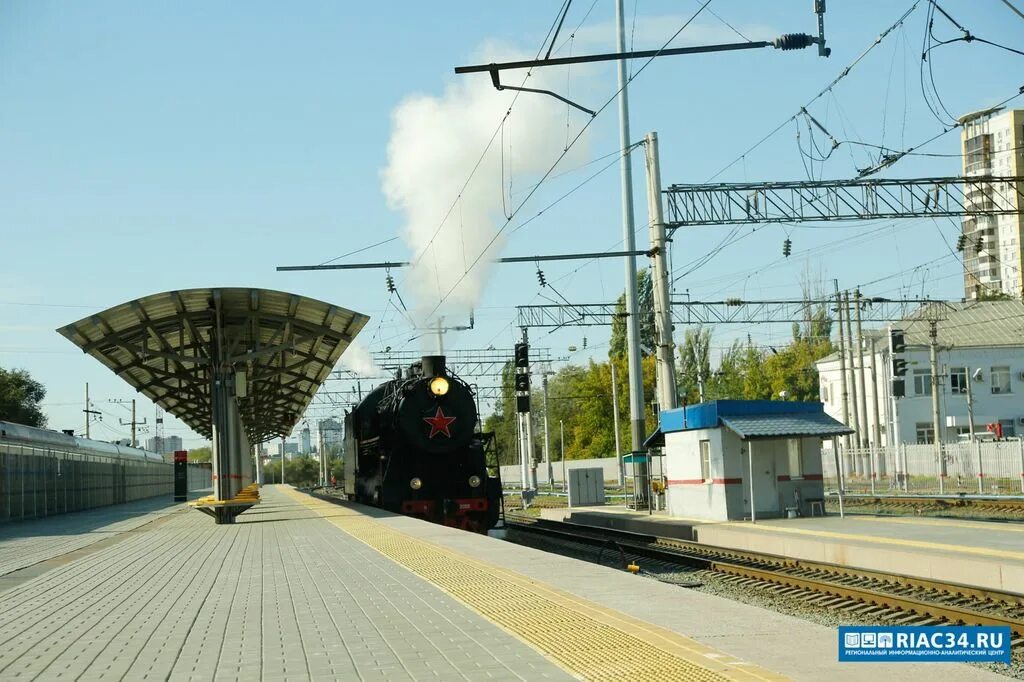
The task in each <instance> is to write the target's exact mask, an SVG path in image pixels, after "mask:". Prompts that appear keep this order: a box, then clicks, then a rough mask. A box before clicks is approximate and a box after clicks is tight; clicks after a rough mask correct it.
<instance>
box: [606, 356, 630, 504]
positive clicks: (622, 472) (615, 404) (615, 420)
mask: <svg viewBox="0 0 1024 682" xmlns="http://www.w3.org/2000/svg"><path fill="white" fill-rule="evenodd" d="M608 364H610V365H611V366H612V424H613V425H614V426H615V457H616V458H617V459H618V461H619V487H622V486H623V485H625V484H626V465H625V460H624V459H623V457H622V442H621V440H620V437H619V381H618V378H617V377H616V376H615V374H616V372H615V358H612V359H611V361H610V362H609V363H608Z"/></svg>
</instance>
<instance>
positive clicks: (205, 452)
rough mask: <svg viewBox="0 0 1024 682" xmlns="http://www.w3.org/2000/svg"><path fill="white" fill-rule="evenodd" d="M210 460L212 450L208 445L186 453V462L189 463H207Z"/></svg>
mask: <svg viewBox="0 0 1024 682" xmlns="http://www.w3.org/2000/svg"><path fill="white" fill-rule="evenodd" d="M211 459H213V448H211V447H210V446H209V445H206V446H203V447H201V448H192V449H191V450H189V451H188V461H190V462H209V461H210V460H211Z"/></svg>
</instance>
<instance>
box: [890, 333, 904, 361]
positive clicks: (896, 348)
mask: <svg viewBox="0 0 1024 682" xmlns="http://www.w3.org/2000/svg"><path fill="white" fill-rule="evenodd" d="M906 349H907V341H906V337H905V336H904V335H903V330H902V329H890V330H889V352H890V353H892V354H893V355H896V354H897V353H902V352H903V351H905V350H906Z"/></svg>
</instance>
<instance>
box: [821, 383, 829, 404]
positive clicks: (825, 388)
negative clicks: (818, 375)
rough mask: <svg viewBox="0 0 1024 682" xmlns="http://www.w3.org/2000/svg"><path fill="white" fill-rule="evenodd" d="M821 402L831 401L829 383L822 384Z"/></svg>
mask: <svg viewBox="0 0 1024 682" xmlns="http://www.w3.org/2000/svg"><path fill="white" fill-rule="evenodd" d="M821 402H823V403H827V402H829V399H828V384H822V385H821Z"/></svg>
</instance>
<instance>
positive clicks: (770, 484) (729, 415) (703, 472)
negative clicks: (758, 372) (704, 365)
mask: <svg viewBox="0 0 1024 682" xmlns="http://www.w3.org/2000/svg"><path fill="white" fill-rule="evenodd" d="M659 431H660V432H661V433H662V434H663V435H664V438H665V445H664V457H665V459H664V466H665V475H666V477H667V479H668V480H667V484H668V488H667V491H666V495H667V503H668V512H669V514H670V515H671V516H677V517H682V518H689V519H708V520H715V521H726V520H732V519H754V520H756V519H758V518H780V517H785V516H810V515H812V514H814V513H816V512H817V511H819V510H820V511H822V513H824V511H823V508H822V507H823V500H824V495H825V491H824V484H823V482H822V468H821V441H822V439H824V438H834V437H836V436H839V435H843V434H848V433H850V431H851V430H850V429H849V428H848V427H846V426H845V425H843V424H842V423H840V422H838V421H836V420H835V419H833V418H832V417H830V416H828V415H827V414H825V411H824V409H823V406H822V404H821V403H802V402H788V401H775V400H717V401H714V402H709V403H701V404H699V405H690V406H688V407H682V408H678V409H675V410H666V411H664V412H662V413H661V423H660V428H659Z"/></svg>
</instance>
